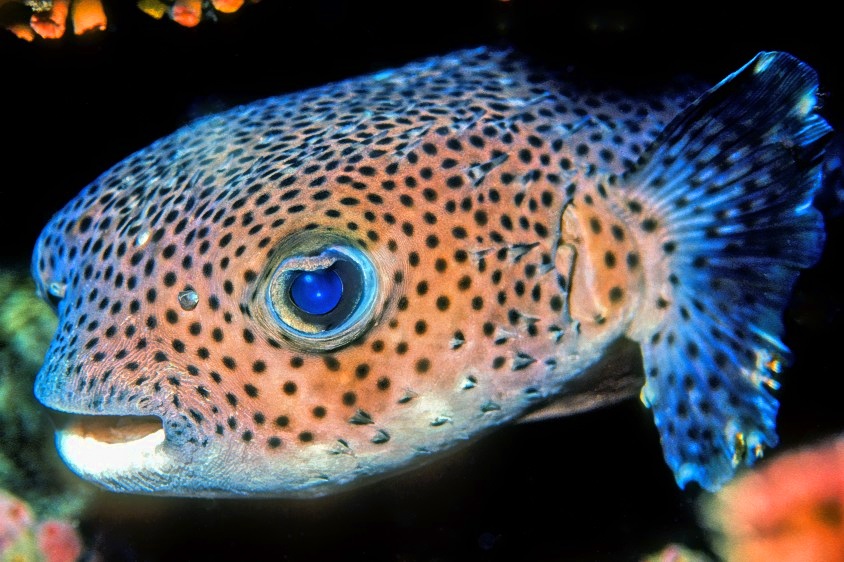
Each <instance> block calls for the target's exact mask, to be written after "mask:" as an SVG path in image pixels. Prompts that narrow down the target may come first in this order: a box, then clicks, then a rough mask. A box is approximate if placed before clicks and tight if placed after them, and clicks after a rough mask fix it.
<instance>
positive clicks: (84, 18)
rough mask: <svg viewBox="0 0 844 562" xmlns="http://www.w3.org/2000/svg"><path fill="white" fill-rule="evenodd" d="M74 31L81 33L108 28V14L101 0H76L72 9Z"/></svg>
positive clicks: (71, 16)
mask: <svg viewBox="0 0 844 562" xmlns="http://www.w3.org/2000/svg"><path fill="white" fill-rule="evenodd" d="M70 18H71V20H72V21H73V32H74V33H75V34H77V35H81V34H83V33H86V32H88V31H92V30H98V31H102V30H104V29H105V28H106V23H107V21H108V20H107V19H106V15H105V11H104V10H103V5H102V3H101V2H100V0H75V1H74V2H73V5H72V6H71V9H70Z"/></svg>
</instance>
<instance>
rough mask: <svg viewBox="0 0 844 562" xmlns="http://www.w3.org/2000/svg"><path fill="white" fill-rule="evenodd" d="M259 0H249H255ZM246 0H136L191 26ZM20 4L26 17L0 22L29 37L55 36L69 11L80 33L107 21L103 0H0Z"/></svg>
mask: <svg viewBox="0 0 844 562" xmlns="http://www.w3.org/2000/svg"><path fill="white" fill-rule="evenodd" d="M258 1H259V0H249V2H250V3H253V4H254V3H256V2H258ZM245 3H246V0H138V2H137V5H138V8H139V9H140V10H141V11H142V12H144V13H145V14H147V15H149V16H152V17H154V18H155V19H161V18H162V17H164V15H169V16H170V18H171V19H172V20H173V21H175V22H176V23H178V24H180V25H183V26H185V27H194V26H196V25H198V24H199V22H200V21H202V19H203V16H206V15H209V14H212V13H213V12H214V11H217V12H220V13H224V14H230V13H234V12H236V11H238V10H239V9H240V8H242V7H243V5H244V4H245ZM7 4H22V5H25V6H26V7H27V8H29V10H30V12H31V16H30V17H29V21H18V20H15V21H10V22H7V21H4V22H3V23H0V26H2V27H5V28H6V29H7V30H9V31H11V32H12V33H14V34H15V35H16V36H17V37H18V38H20V39H23V40H25V41H32V40H34V39H35V38H36V37H37V36H40V37H43V38H45V39H58V38H60V37H62V36H63V35H64V33H65V30H66V27H67V18H68V14H69V15H70V19H71V23H72V25H73V32H74V34H76V35H81V34H83V33H87V32H89V31H102V30H104V29H105V28H106V26H107V25H108V18H107V17H106V12H105V9H104V8H103V3H102V0H38V1H35V0H0V7H3V6H5V5H7Z"/></svg>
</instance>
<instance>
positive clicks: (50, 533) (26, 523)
mask: <svg viewBox="0 0 844 562" xmlns="http://www.w3.org/2000/svg"><path fill="white" fill-rule="evenodd" d="M82 550H83V544H82V538H81V537H80V536H79V532H78V531H77V530H76V527H74V526H73V524H71V523H69V522H67V521H60V520H56V519H51V520H48V521H44V522H42V523H37V521H36V518H35V515H34V514H33V512H32V508H30V507H29V505H27V503H26V502H24V501H23V500H22V499H20V498H18V497H16V496H13V495H12V494H10V493H8V492H6V491H5V490H2V489H0V560H4V561H11V560H15V561H18V560H19V561H25V560H39V561H43V562H75V561H76V560H79V557H80V556H81V555H82Z"/></svg>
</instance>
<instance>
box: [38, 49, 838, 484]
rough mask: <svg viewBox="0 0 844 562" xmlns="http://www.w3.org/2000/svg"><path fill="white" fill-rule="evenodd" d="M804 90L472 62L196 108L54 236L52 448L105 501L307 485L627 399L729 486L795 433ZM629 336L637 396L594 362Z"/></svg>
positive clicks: (814, 181) (691, 461) (812, 239)
mask: <svg viewBox="0 0 844 562" xmlns="http://www.w3.org/2000/svg"><path fill="white" fill-rule="evenodd" d="M692 90H694V89H692ZM816 90H817V77H816V75H815V73H814V71H813V70H812V69H811V68H809V67H808V66H807V65H805V64H803V63H801V62H800V61H798V60H796V59H795V58H793V57H792V56H790V55H788V54H784V53H760V54H759V55H758V56H756V57H755V58H754V59H753V60H751V61H750V62H749V63H747V64H746V65H745V66H743V67H742V68H741V69H739V70H738V71H736V72H735V73H733V74H731V75H730V76H728V77H727V78H725V79H724V80H723V81H722V82H720V83H719V84H718V85H717V86H715V87H713V88H711V89H709V90H708V91H706V92H703V93H702V95H700V96H699V97H697V96H698V94H701V92H702V90H700V91H686V92H674V93H669V94H663V95H659V96H654V97H635V96H634V97H624V96H622V95H621V94H619V93H618V92H603V91H598V90H597V89H592V90H590V89H588V88H587V89H583V88H578V87H576V85H574V83H573V82H566V81H565V80H564V79H563V78H561V76H560V75H556V74H554V73H543V72H541V71H537V70H534V69H533V67H532V66H531V65H530V64H529V63H528V62H527V61H526V60H525V59H524V58H522V57H521V56H519V55H517V54H515V53H513V52H509V51H495V50H491V49H477V50H469V51H462V52H457V53H455V54H451V55H447V56H441V57H437V58H432V59H429V60H426V61H423V62H418V63H413V64H410V65H408V66H405V67H403V68H400V69H397V70H389V71H384V72H380V73H377V74H373V75H369V76H365V77H362V78H356V79H350V80H347V81H343V82H340V83H337V84H333V85H329V86H325V87H320V88H316V89H311V90H308V91H305V92H302V93H296V94H292V95H287V96H283V97H277V98H271V99H266V100H263V101H258V102H255V103H252V104H249V105H245V106H242V107H237V108H235V109H232V110H229V111H227V112H224V113H221V114H218V115H212V116H208V117H205V118H202V119H200V120H198V121H196V122H194V123H192V124H189V125H187V126H185V127H184V128H182V129H180V130H178V131H176V132H175V133H173V134H172V135H171V136H168V137H166V138H164V139H162V140H159V141H157V142H155V143H154V144H152V145H151V146H150V147H148V148H146V149H143V150H141V151H139V152H137V153H135V154H134V155H131V156H129V157H128V158H126V159H125V160H124V161H122V162H120V163H118V164H117V165H116V166H115V167H113V168H112V169H111V170H109V171H107V172H105V173H104V174H103V175H102V176H100V177H99V178H98V179H96V180H95V181H94V182H93V183H92V184H91V185H89V186H88V187H87V188H85V189H84V190H83V191H82V192H81V193H80V194H79V195H78V196H77V197H76V198H75V199H74V200H73V201H72V202H71V203H69V204H68V206H67V207H65V208H64V209H63V210H61V211H60V212H59V213H58V214H57V215H55V217H54V218H53V219H52V221H51V222H50V223H49V225H48V226H47V227H46V228H45V230H44V231H43V233H42V234H41V236H40V238H39V239H38V242H37V246H36V249H35V252H34V256H33V260H32V268H33V273H34V277H35V279H36V282H37V286H38V291H39V293H40V294H41V295H42V296H43V297H44V298H45V299H47V300H48V301H50V302H52V303H53V304H54V306H55V308H56V310H57V314H58V316H59V327H58V330H57V333H56V335H55V338H54V340H53V342H52V345H51V347H50V349H49V352H48V354H47V357H46V359H45V362H44V365H43V367H42V369H41V371H40V372H39V374H38V377H37V380H36V383H35V393H36V395H37V397H38V398H39V400H40V401H41V402H42V403H43V404H45V405H46V406H48V407H49V408H52V409H54V410H58V411H60V412H64V413H67V414H70V415H69V416H68V417H69V418H70V419H69V421H68V423H67V424H66V425H64V426H63V427H60V428H59V429H58V430H57V446H58V449H59V451H60V454H61V456H62V457H63V459H64V460H65V461H66V462H67V464H68V465H69V466H70V467H71V468H72V470H74V471H75V472H76V473H78V474H79V475H81V476H82V477H84V478H86V479H88V480H91V481H93V482H96V483H98V484H100V485H102V486H104V487H106V488H108V489H111V490H117V491H127V492H140V493H153V494H165V495H184V496H236V495H244V494H254V495H277V496H306V495H320V494H326V493H330V492H334V491H337V490H341V489H344V488H346V487H349V486H350V485H352V484H355V483H360V482H366V481H370V480H372V479H374V478H376V477H380V476H384V475H388V474H391V473H395V472H397V471H399V470H400V469H405V468H409V467H413V466H415V465H417V464H419V463H421V462H423V461H425V460H426V459H429V458H432V457H433V456H435V455H436V454H438V453H441V452H445V451H448V450H451V449H454V448H455V447H456V446H457V445H459V444H461V443H464V442H467V441H469V440H471V439H473V438H476V437H477V436H479V435H480V434H482V433H484V432H486V431H487V430H490V429H491V428H494V427H496V426H500V425H501V424H504V423H507V422H511V421H515V420H519V419H521V418H523V417H525V416H526V415H529V414H531V412H535V411H537V409H539V408H541V407H542V406H547V405H549V404H552V405H554V404H556V406H554V407H557V408H558V409H561V410H562V411H572V410H577V409H583V408H588V407H595V406H598V405H600V404H602V403H606V402H610V401H612V400H616V399H618V398H619V397H620V396H627V395H629V394H630V393H634V394H635V393H636V392H639V393H640V397H641V400H642V401H643V402H644V404H645V405H646V406H647V407H648V408H650V409H651V410H652V412H653V415H654V419H655V422H656V428H657V430H658V432H659V435H660V437H661V441H662V446H663V450H664V456H665V460H666V462H667V464H668V466H669V467H670V468H671V469H672V470H673V472H674V475H675V478H676V480H677V483H678V484H679V485H680V486H685V485H686V484H687V483H689V482H697V483H698V484H700V485H701V486H703V487H704V488H707V489H710V490H711V489H716V488H718V487H719V486H721V485H722V484H723V483H724V482H726V481H727V480H729V479H730V478H731V476H732V474H733V472H734V471H735V470H736V469H737V468H738V467H739V466H740V465H742V464H751V463H752V462H753V461H754V459H755V458H756V457H758V456H759V455H761V452H762V449H763V447H766V446H773V445H775V444H776V442H777V436H776V432H775V416H776V411H777V407H778V402H777V400H776V399H775V397H774V396H772V393H771V391H772V390H773V389H775V388H776V387H777V384H778V383H777V381H776V378H777V377H776V375H777V373H778V372H779V371H780V369H781V367H782V365H783V363H784V362H785V361H786V360H787V357H788V351H787V349H786V348H785V346H784V345H783V344H782V343H781V341H780V335H781V334H782V331H783V326H782V320H781V314H782V311H783V308H784V307H785V305H786V302H787V299H788V297H789V293H790V291H791V288H792V286H793V284H794V282H795V279H796V276H797V275H798V272H799V270H800V269H801V268H806V267H808V266H810V265H812V264H813V263H814V262H815V261H816V260H817V258H818V256H819V254H820V251H821V247H822V242H823V238H824V230H823V222H822V218H821V216H820V214H819V213H818V212H817V211H816V210H815V209H814V208H813V207H812V200H813V197H814V194H815V192H816V190H817V189H818V187H819V185H820V182H821V173H820V170H821V166H820V164H821V161H822V158H823V150H824V145H825V143H826V141H827V139H828V137H829V135H830V134H831V129H830V127H829V126H828V125H827V123H826V122H825V121H824V120H823V119H822V118H821V117H820V116H818V115H817V114H816ZM619 342H622V343H624V342H632V343H630V345H634V344H637V346H636V348H635V349H636V350H637V353H636V355H634V359H635V362H638V361H639V357H638V355H639V353H638V350H639V349H641V362H642V366H643V367H644V374H642V372H641V370H640V371H639V378H638V379H635V380H634V383H635V384H630V382H629V380H630V379H629V373H630V372H633V371H635V370H633V371H631V370H630V369H624V368H621V369H619V368H616V369H596V366H600V365H602V364H603V363H602V361H606V357H607V356H608V354H612V353H613V352H614V350H615V349H617V346H619V345H621V344H620V343H619ZM625 373H627V374H625ZM625 377H627V378H625ZM555 401H556V402H555ZM549 407H551V406H549Z"/></svg>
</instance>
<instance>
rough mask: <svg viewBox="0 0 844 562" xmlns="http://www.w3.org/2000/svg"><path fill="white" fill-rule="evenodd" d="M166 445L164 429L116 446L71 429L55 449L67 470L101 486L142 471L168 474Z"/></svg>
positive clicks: (59, 438) (58, 435)
mask: <svg viewBox="0 0 844 562" xmlns="http://www.w3.org/2000/svg"><path fill="white" fill-rule="evenodd" d="M164 441H165V435H164V429H163V428H162V429H158V430H156V431H154V432H152V433H149V434H147V435H144V436H143V437H140V438H138V439H133V440H129V441H122V442H116V443H115V442H107V441H101V440H99V439H97V438H96V437H94V436H92V435H90V434H85V433H81V432H80V433H77V432H74V431H72V428H71V429H70V430H62V431H59V432H57V433H56V446H57V448H58V450H59V454H60V455H61V456H62V458H63V459H64V461H65V462H66V463H67V464H68V466H70V468H71V469H72V470H73V471H74V472H76V473H77V474H79V475H80V476H83V477H85V478H90V479H93V480H95V481H100V482H102V481H105V480H109V479H111V478H119V476H120V475H121V474H126V473H132V472H137V471H140V470H144V471H153V472H159V473H161V472H165V471H166V470H167V469H168V467H170V465H172V463H173V461H172V459H170V458H169V456H168V455H167V454H166V453H165V452H164V451H163V450H162V445H163V444H164Z"/></svg>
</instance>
